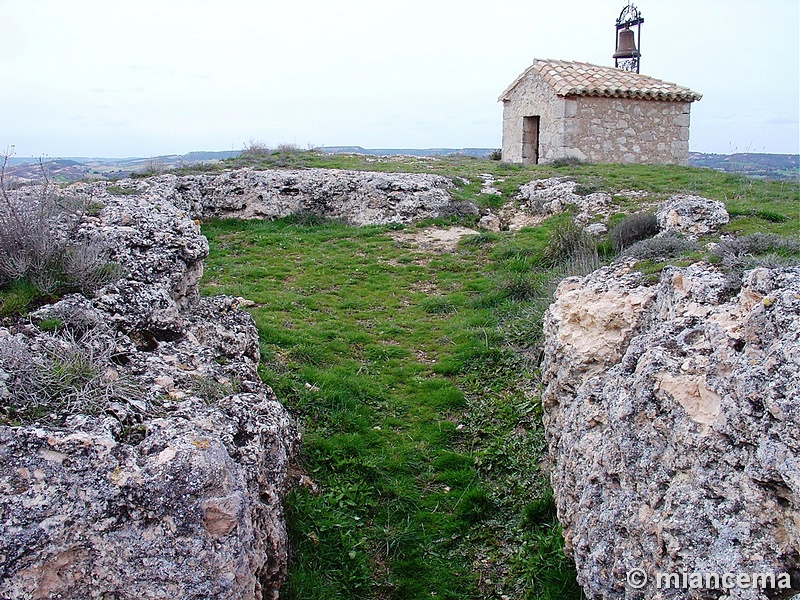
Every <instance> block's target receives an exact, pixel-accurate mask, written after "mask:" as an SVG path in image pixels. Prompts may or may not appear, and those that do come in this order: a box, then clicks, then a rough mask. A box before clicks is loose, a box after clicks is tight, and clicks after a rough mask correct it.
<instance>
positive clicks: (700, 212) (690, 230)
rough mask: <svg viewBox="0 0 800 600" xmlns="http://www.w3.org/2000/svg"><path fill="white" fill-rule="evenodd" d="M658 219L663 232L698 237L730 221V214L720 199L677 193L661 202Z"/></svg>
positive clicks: (657, 214)
mask: <svg viewBox="0 0 800 600" xmlns="http://www.w3.org/2000/svg"><path fill="white" fill-rule="evenodd" d="M656 219H657V221H658V228H659V229H660V230H661V231H662V232H675V233H681V234H684V235H688V236H691V237H697V236H699V235H704V234H706V233H711V232H713V231H715V230H716V229H718V228H719V227H720V226H721V225H725V224H726V223H727V222H728V221H730V215H728V211H727V210H725V204H723V203H722V202H720V201H719V200H709V199H708V198H702V197H700V196H691V195H687V194H675V195H673V196H670V197H669V199H668V200H667V201H666V202H662V203H661V204H659V206H658V210H657V211H656Z"/></svg>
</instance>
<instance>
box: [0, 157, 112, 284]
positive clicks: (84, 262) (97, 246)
mask: <svg viewBox="0 0 800 600" xmlns="http://www.w3.org/2000/svg"><path fill="white" fill-rule="evenodd" d="M7 161H8V157H5V160H4V162H3V166H2V168H1V169H0V287H4V288H7V287H8V286H10V285H11V284H13V283H14V282H15V281H21V280H25V281H28V282H30V284H32V285H33V287H34V288H35V289H36V290H37V291H38V292H40V293H41V294H44V295H48V294H55V293H62V292H67V291H84V292H85V291H91V290H93V289H96V288H97V287H100V286H102V285H103V284H105V283H107V282H109V281H112V280H114V279H115V278H117V277H118V276H119V268H118V267H117V265H115V264H113V263H110V262H108V260H107V254H108V249H107V248H106V247H105V246H104V245H103V244H102V243H100V242H97V241H90V242H77V241H75V240H76V235H75V234H76V232H77V229H78V227H79V225H80V223H81V219H82V218H83V216H84V215H85V214H86V211H87V210H89V209H90V208H91V207H92V205H93V204H92V202H91V199H90V198H88V197H86V196H77V197H62V196H59V195H58V194H57V193H56V192H55V190H54V189H53V187H52V186H51V184H50V182H49V180H47V179H46V178H45V179H44V182H43V183H42V184H41V185H39V186H36V187H28V188H25V189H20V190H14V191H11V190H10V189H9V185H8V182H7V180H6V177H5V166H6V164H7Z"/></svg>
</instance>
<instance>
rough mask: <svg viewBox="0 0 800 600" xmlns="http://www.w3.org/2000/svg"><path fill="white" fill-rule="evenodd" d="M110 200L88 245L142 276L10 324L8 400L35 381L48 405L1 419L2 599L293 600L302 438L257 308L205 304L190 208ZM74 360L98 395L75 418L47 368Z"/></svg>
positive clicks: (217, 300) (2, 370)
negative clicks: (273, 376) (274, 379)
mask: <svg viewBox="0 0 800 600" xmlns="http://www.w3.org/2000/svg"><path fill="white" fill-rule="evenodd" d="M93 185H96V184H93ZM136 185H141V187H142V188H145V187H146V186H145V184H144V182H137V183H136ZM89 187H92V186H86V185H83V186H76V187H74V188H73V193H74V192H80V191H81V190H86V189H87V188H89ZM95 199H96V200H99V201H100V202H101V203H102V204H103V208H102V209H100V210H99V212H98V213H97V214H96V215H94V216H91V217H87V218H86V219H85V220H84V223H83V226H82V227H81V229H80V230H79V232H78V235H79V236H80V237H81V238H82V239H84V240H102V241H103V242H104V244H105V246H107V247H109V248H110V249H111V256H112V258H113V259H115V260H116V261H118V262H119V263H120V264H121V265H122V266H123V268H124V270H125V276H124V277H123V278H122V279H120V280H119V281H116V282H114V283H112V284H110V285H107V286H105V287H104V288H102V289H100V290H98V291H97V292H96V293H95V294H94V295H93V296H91V297H84V296H81V295H77V294H73V295H69V296H66V297H64V298H63V299H61V300H59V301H58V302H56V303H54V304H51V305H48V306H45V307H43V308H41V309H40V310H38V311H36V312H35V313H34V314H33V315H32V316H31V319H30V320H29V321H28V320H24V321H20V322H19V323H17V324H15V325H13V326H11V328H10V329H9V328H5V327H3V328H0V396H2V398H3V400H4V401H5V402H13V398H14V397H20V396H21V395H22V390H21V387H22V386H23V385H25V383H26V381H27V382H30V381H35V382H36V383H37V385H36V386H35V391H36V393H37V394H39V395H40V396H41V397H35V398H32V399H31V398H30V396H29V397H28V398H29V400H33V401H36V402H40V403H41V406H42V411H41V416H40V417H38V418H37V419H38V420H34V421H33V422H31V421H30V417H29V418H28V421H27V422H26V423H25V424H24V425H21V426H17V427H10V426H2V427H0V597H1V598H4V599H5V598H8V599H9V600H12V599H13V600H17V599H20V600H21V599H29V598H69V599H76V600H77V599H81V600H82V599H85V598H118V599H131V600H133V599H139V598H154V599H155V598H159V599H162V598H221V599H225V598H229V599H234V598H235V599H257V598H277V597H278V590H279V588H280V586H281V583H282V581H283V577H284V575H285V570H286V559H287V550H288V548H287V545H288V541H287V536H286V531H285V526H284V519H283V509H282V498H283V495H284V492H285V489H286V487H287V485H288V484H289V481H288V479H287V477H288V476H287V470H288V468H289V464H290V462H291V460H292V457H293V455H294V452H295V449H296V445H297V443H298V434H297V431H296V429H295V427H294V425H293V423H292V422H291V420H290V418H289V415H288V414H287V412H286V411H285V410H284V408H283V407H282V406H281V405H280V403H279V402H278V401H277V399H276V398H275V396H274V395H273V394H272V391H271V390H270V389H269V388H268V387H266V386H264V385H263V384H262V383H261V381H260V379H259V377H258V373H257V370H256V367H257V362H258V357H259V353H258V333H257V331H256V328H255V325H254V323H253V321H252V319H251V318H250V316H249V315H248V314H247V313H245V312H243V311H241V310H239V308H240V307H241V306H243V305H245V304H246V303H247V301H245V300H243V299H241V298H232V297H227V296H217V297H208V298H207V297H203V298H200V297H199V296H198V291H197V282H198V280H199V278H200V276H201V274H202V260H203V258H204V257H205V256H206V254H207V252H208V244H207V242H206V240H205V238H204V237H203V236H202V235H200V232H199V228H198V227H197V225H196V223H194V222H192V220H191V219H190V218H189V216H188V213H187V212H186V211H185V210H184V209H179V208H177V207H175V206H174V205H173V204H172V203H171V202H170V201H169V200H168V199H164V198H157V197H156V196H151V197H150V198H148V197H147V196H146V195H138V194H132V195H118V196H114V195H96V196H95ZM45 319H47V320H48V322H49V323H50V324H51V325H50V327H49V330H48V331H42V330H41V329H40V328H39V327H38V326H37V324H38V323H41V322H42V321H43V320H45ZM53 323H55V324H56V325H55V328H53V325H52V324H53ZM56 351H58V352H56ZM20 354H24V355H25V358H26V360H27V361H28V363H30V365H20V364H19V360H18V358H17V359H16V361H17V362H14V360H15V358H14V357H15V356H16V357H19V355H20ZM71 356H80V357H81V360H82V361H83V362H81V363H80V364H81V365H82V366H81V369H82V372H83V373H84V374H85V373H88V375H86V376H84V375H81V378H83V379H81V378H78V379H76V382H77V383H76V384H75V385H78V384H80V385H84V383H85V381H84V380H85V379H87V378H88V379H91V380H92V382H93V384H92V386H91V387H90V388H89V387H87V388H85V389H87V390H89V389H90V390H91V392H92V394H93V400H92V403H91V404H88V403H86V402H81V399H80V398H77V399H76V400H75V402H73V403H72V404H71V405H70V406H71V407H72V408H73V410H71V411H67V412H65V411H66V409H65V407H64V406H62V405H60V404H59V403H58V402H57V400H58V398H57V397H56V398H49V397H47V394H48V393H50V392H52V391H53V390H52V386H51V384H50V383H48V381H49V380H44V379H42V377H43V375H42V374H41V373H42V371H40V370H37V369H44V370H45V371H47V369H50V370H51V371H52V370H53V369H63V365H59V364H57V362H54V361H57V360H63V357H71ZM9 364H10V365H11V367H14V366H16V367H17V368H11V367H10V366H9ZM26 378H27V379H26ZM79 379H80V381H79ZM59 385H61V384H59ZM48 386H50V387H48ZM81 389H84V388H81ZM28 392H30V390H28ZM76 408H77V409H80V410H84V409H86V410H89V409H91V410H90V412H91V414H80V413H79V412H78V414H74V413H75V412H76V410H75V409H76ZM69 413H72V414H69Z"/></svg>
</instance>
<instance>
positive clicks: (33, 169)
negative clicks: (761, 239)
mask: <svg viewBox="0 0 800 600" xmlns="http://www.w3.org/2000/svg"><path fill="white" fill-rule="evenodd" d="M494 150H495V149H494V148H424V149H420V148H362V147H361V146H324V147H322V148H319V151H321V152H325V153H328V154H337V153H338V154H341V153H348V154H349V153H352V154H368V155H373V156H396V155H405V156H450V155H459V156H474V157H476V158H487V157H488V156H489V155H490V154H491V152H492V151H494ZM239 154H241V152H240V151H239V150H226V151H221V152H205V151H199V152H189V153H188V154H168V155H163V156H154V157H149V158H142V157H132V158H97V157H95V158H87V157H64V158H57V159H44V160H43V161H42V162H41V164H40V160H41V159H39V158H35V157H11V158H10V159H9V161H8V168H7V174H8V175H10V176H11V177H14V178H16V179H18V180H21V181H30V180H36V179H40V178H41V170H42V167H44V168H45V169H46V170H47V173H48V176H49V177H50V178H51V179H53V180H54V181H77V180H79V179H116V178H121V177H128V176H129V175H130V174H131V173H136V172H160V171H165V170H170V169H174V168H178V167H183V166H190V165H196V164H198V163H218V162H221V161H223V160H225V159H227V158H234V157H236V156H239ZM689 164H690V165H691V166H693V167H705V168H708V169H714V170H716V171H724V172H727V173H738V174H740V175H746V176H748V177H754V178H759V179H777V180H789V181H792V180H794V181H796V180H798V179H800V155H797V154H743V153H740V154H705V153H702V152H690V153H689Z"/></svg>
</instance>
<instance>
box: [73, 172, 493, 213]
mask: <svg viewBox="0 0 800 600" xmlns="http://www.w3.org/2000/svg"><path fill="white" fill-rule="evenodd" d="M75 187H76V189H84V190H87V191H91V193H93V194H94V195H95V196H98V197H103V196H105V195H106V194H109V193H111V194H120V193H122V194H131V195H137V196H142V197H143V198H146V199H149V201H151V202H152V203H154V204H159V203H161V202H163V201H167V202H169V203H170V204H172V205H173V206H175V207H177V208H179V209H180V210H182V211H184V212H185V213H186V214H189V215H191V216H192V217H193V218H203V217H230V218H237V219H253V218H257V219H278V218H281V217H286V216H288V215H291V214H296V213H301V212H302V213H309V214H313V215H317V216H321V217H325V218H331V219H341V220H343V221H345V222H346V223H348V224H350V225H376V224H380V225H385V224H389V223H410V222H412V221H418V220H422V219H430V218H437V217H446V216H449V215H452V214H477V213H478V208H477V207H476V206H475V205H474V204H472V203H470V202H459V201H455V200H453V199H452V198H451V196H450V193H449V190H450V189H451V188H452V187H453V182H452V181H451V180H450V179H448V178H446V177H441V176H439V175H430V174H426V173H380V172H369V171H347V170H341V169H302V170H298V169H279V170H278V169H276V170H265V171H257V170H252V169H236V170H230V171H223V172H221V173H207V174H200V175H172V174H169V175H161V176H157V177H152V178H148V179H123V180H121V181H118V182H113V183H110V182H97V183H94V184H91V185H88V186H87V185H85V184H84V185H77V186H75Z"/></svg>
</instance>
